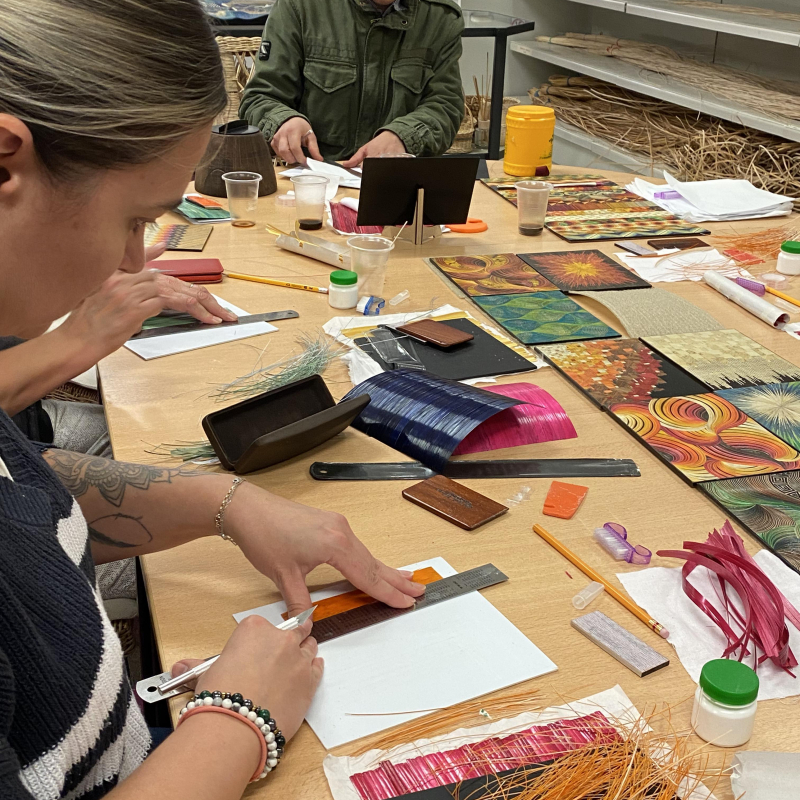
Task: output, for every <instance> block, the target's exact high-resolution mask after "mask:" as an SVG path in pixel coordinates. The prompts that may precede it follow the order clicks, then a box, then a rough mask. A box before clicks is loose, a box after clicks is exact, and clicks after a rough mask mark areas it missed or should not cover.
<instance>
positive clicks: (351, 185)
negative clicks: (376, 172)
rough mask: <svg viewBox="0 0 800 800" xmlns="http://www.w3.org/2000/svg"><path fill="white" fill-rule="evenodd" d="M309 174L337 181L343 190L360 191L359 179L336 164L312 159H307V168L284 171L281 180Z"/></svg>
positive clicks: (293, 168)
mask: <svg viewBox="0 0 800 800" xmlns="http://www.w3.org/2000/svg"><path fill="white" fill-rule="evenodd" d="M309 172H316V173H317V175H324V176H325V177H326V178H332V179H335V180H336V181H338V185H339V186H343V187H344V188H345V189H360V188H361V178H357V177H356V176H355V175H353V174H351V173H349V172H348V171H347V170H346V169H342V167H339V166H337V165H336V164H328V163H327V162H326V161H315V160H314V159H313V158H309V159H308V166H307V167H292V169H285V170H284V171H283V172H281V177H283V178H295V177H297V176H298V175H306V174H308V173H309Z"/></svg>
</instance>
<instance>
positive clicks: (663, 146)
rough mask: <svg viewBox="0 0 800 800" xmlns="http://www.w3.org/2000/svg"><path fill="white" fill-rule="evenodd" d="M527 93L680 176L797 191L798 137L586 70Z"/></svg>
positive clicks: (566, 119)
mask: <svg viewBox="0 0 800 800" xmlns="http://www.w3.org/2000/svg"><path fill="white" fill-rule="evenodd" d="M529 94H530V96H531V99H532V101H533V102H534V103H536V104H540V105H546V106H549V107H551V108H552V109H553V110H554V111H555V113H556V117H557V119H559V120H561V121H562V122H566V123H568V124H570V125H574V126H575V127H577V128H580V129H582V130H584V131H586V133H588V134H591V135H592V136H597V137H599V138H601V139H604V140H606V141H608V142H609V143H611V144H615V145H618V146H620V147H622V148H623V149H625V150H628V151H629V152H632V153H637V154H640V155H643V156H645V157H646V158H647V159H648V160H649V161H650V163H651V164H652V165H653V166H664V167H667V168H668V169H669V170H670V171H671V172H672V173H673V174H674V175H675V176H676V177H677V178H679V179H681V180H709V179H712V178H743V179H746V180H749V181H752V183H753V184H754V185H756V186H759V187H761V188H763V189H767V190H768V191H771V192H776V193H778V194H784V195H788V196H789V197H797V198H800V143H797V142H789V141H786V140H785V139H781V138H779V137H777V136H772V135H770V134H767V133H761V132H759V131H755V130H752V129H751V128H746V127H743V126H741V125H736V124H734V123H732V122H725V121H722V120H719V119H717V118H716V117H710V116H707V115H705V114H698V113H696V112H694V111H691V110H689V109H686V108H683V107H681V106H676V105H673V104H672V103H667V102H665V101H662V100H656V99H654V98H652V97H647V96H645V95H641V94H637V93H636V92H631V91H628V90H627V89H621V88H620V87H618V86H615V85H613V84H610V83H606V82H605V81H600V80H597V79H595V78H589V77H585V76H579V77H572V78H567V77H566V76H564V75H554V76H552V77H551V78H550V79H549V82H548V83H545V84H543V85H542V86H540V87H539V88H538V89H531V91H530V93H529ZM799 202H800V201H799Z"/></svg>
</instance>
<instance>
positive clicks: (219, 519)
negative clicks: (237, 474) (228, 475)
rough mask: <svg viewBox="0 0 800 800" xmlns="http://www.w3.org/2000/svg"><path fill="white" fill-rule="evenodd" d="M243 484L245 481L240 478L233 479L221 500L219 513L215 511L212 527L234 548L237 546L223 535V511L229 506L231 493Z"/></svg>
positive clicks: (228, 537) (231, 497) (226, 535)
mask: <svg viewBox="0 0 800 800" xmlns="http://www.w3.org/2000/svg"><path fill="white" fill-rule="evenodd" d="M244 482H245V481H244V480H243V479H242V478H234V479H233V483H232V484H231V488H230V489H228V493H227V494H226V495H225V497H223V498H222V503H221V504H220V507H219V511H217V515H216V516H215V517H214V525H215V526H216V528H217V533H218V534H219V535H220V536H221V537H222V538H223V539H224V540H225V541H226V542H230V543H231V544H232V545H235V546H236V547H238V546H239V545H238V544H237V543H236V542H235V541H234V540H233V539H232V538H231V537H230V536H228V534H227V533H225V511H226V509H227V508H228V506H229V505H230V502H231V500H232V499H233V493H234V492H235V491H236V489H237V488H238V487H239V486H241V484H243V483H244Z"/></svg>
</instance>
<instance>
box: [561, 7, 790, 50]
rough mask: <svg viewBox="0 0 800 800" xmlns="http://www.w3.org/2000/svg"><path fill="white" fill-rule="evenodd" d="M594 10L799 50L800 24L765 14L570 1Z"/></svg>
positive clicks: (721, 9)
mask: <svg viewBox="0 0 800 800" xmlns="http://www.w3.org/2000/svg"><path fill="white" fill-rule="evenodd" d="M570 2H573V3H580V4H581V5H585V6H594V7H595V8H605V9H609V10H611V11H620V12H622V13H624V14H631V15H633V16H635V17H646V18H647V19H657V20H660V21H662V22H673V23H675V24H676V25H686V26H687V27H690V28H701V29H703V30H707V31H718V32H719V33H731V34H734V35H735V36H744V37H747V38H748V39H761V40H763V41H766V42H777V43H778V44H788V45H793V46H794V47H800V22H792V21H790V20H785V19H775V17H771V16H769V15H768V14H742V13H737V12H736V11H730V10H728V9H727V8H726V7H725V6H724V5H721V6H720V7H719V8H718V9H716V8H692V7H691V6H685V5H683V4H681V3H675V2H672V0H570Z"/></svg>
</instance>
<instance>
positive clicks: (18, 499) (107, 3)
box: [0, 0, 423, 800]
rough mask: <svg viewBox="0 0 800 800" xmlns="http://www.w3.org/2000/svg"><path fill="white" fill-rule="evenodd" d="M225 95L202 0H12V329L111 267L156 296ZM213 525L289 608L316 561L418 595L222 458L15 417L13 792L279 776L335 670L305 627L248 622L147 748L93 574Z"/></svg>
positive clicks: (0, 228) (10, 795)
mask: <svg viewBox="0 0 800 800" xmlns="http://www.w3.org/2000/svg"><path fill="white" fill-rule="evenodd" d="M225 102H226V97H225V91H224V87H223V80H222V70H221V66H220V62H219V56H218V53H217V49H216V45H215V43H214V40H213V37H212V35H211V32H210V30H209V28H208V26H207V24H206V22H205V19H204V17H203V14H202V12H201V9H200V7H199V5H198V2H197V0H147V2H143V0H36V2H34V3H31V2H30V1H29V0H3V10H2V13H0V241H2V254H0V335H14V336H20V337H24V338H33V337H35V336H37V335H39V334H41V333H42V332H43V331H44V330H46V328H47V327H48V325H49V324H50V322H51V321H52V320H54V319H56V318H58V317H60V316H62V315H63V314H65V313H66V312H68V311H69V310H70V309H72V308H75V307H76V306H77V305H79V304H80V303H81V301H82V300H83V299H84V298H85V297H86V296H87V295H89V294H91V293H92V292H93V291H94V290H95V289H96V288H97V287H98V286H99V285H100V284H102V283H103V281H104V280H105V279H106V278H108V276H110V275H111V274H112V273H114V272H115V271H116V270H122V271H123V272H126V273H130V274H131V275H133V276H134V278H133V279H132V282H133V284H134V285H133V286H132V288H131V292H132V294H133V297H134V300H135V302H136V303H138V305H139V311H140V312H141V314H142V315H143V316H145V317H146V316H149V315H151V314H155V313H157V312H158V311H159V310H160V309H161V300H160V299H159V297H158V290H157V287H156V285H155V282H154V279H153V274H152V273H146V272H143V271H142V267H143V265H144V245H143V228H144V225H145V223H146V222H147V221H149V220H153V219H155V218H156V217H158V216H159V215H160V214H161V213H162V212H163V211H164V210H166V209H169V208H172V207H174V205H175V203H176V201H177V200H178V199H179V198H180V196H181V194H182V192H183V190H184V188H185V186H186V184H187V183H188V181H189V179H190V177H191V174H192V170H193V168H194V166H195V164H196V163H197V162H198V160H199V159H200V158H201V156H202V154H203V153H204V152H205V149H206V146H207V143H208V139H209V131H210V126H211V123H212V120H213V118H214V117H215V116H216V115H217V114H218V113H219V112H220V111H221V110H222V108H223V107H224V105H225ZM215 535H222V536H223V538H225V539H229V540H233V542H235V543H236V544H237V545H238V546H239V547H240V548H241V550H242V553H243V554H244V555H245V556H246V557H247V558H248V559H249V560H250V562H251V563H252V564H253V566H255V567H256V568H257V569H259V570H260V571H261V572H263V573H264V574H265V575H267V576H268V577H270V578H271V579H272V580H273V581H274V582H275V583H276V585H277V586H278V588H279V589H280V591H281V592H282V594H283V596H284V598H285V600H286V602H287V605H288V608H289V611H290V613H293V614H295V613H298V612H300V611H302V610H304V609H305V608H307V607H308V606H309V604H310V601H309V595H308V590H307V588H306V585H305V575H306V574H307V573H308V572H310V571H311V570H312V569H314V567H316V566H317V565H319V564H322V563H327V564H331V565H332V566H334V567H336V568H338V569H339V570H341V571H342V573H343V574H344V575H345V576H346V577H347V578H349V579H350V580H351V581H352V582H353V583H354V584H355V585H356V586H358V587H359V588H361V589H363V590H365V591H367V592H369V593H371V594H372V595H373V596H375V597H376V598H378V599H380V600H383V601H385V602H387V603H390V604H392V605H395V606H408V605H411V604H412V603H413V597H414V596H416V595H419V594H420V593H421V592H422V591H423V588H422V587H421V586H418V585H416V584H414V583H412V582H411V581H410V579H409V578H410V576H409V574H408V573H402V572H398V571H396V570H393V569H390V568H389V567H387V566H385V565H383V564H381V563H380V562H379V561H376V560H375V559H374V558H373V557H372V555H370V553H369V552H368V551H367V549H366V548H365V547H364V545H363V544H361V542H359V540H358V539H357V538H356V537H355V535H354V534H353V532H352V531H351V530H350V527H349V526H348V524H347V521H346V520H345V519H344V518H343V517H341V516H340V515H338V514H334V513H330V512H325V511H318V510H316V509H312V508H309V507H306V506H302V505H299V504H296V503H293V502H291V501H289V500H286V499H283V498H281V497H278V496H276V495H273V494H270V493H268V492H265V491H262V490H260V489H258V488H256V487H255V486H253V485H251V484H249V483H242V482H240V481H239V479H234V480H233V481H232V480H231V478H230V477H228V476H225V475H219V474H208V473H202V474H198V473H196V472H192V471H189V470H186V469H162V468H157V467H150V466H144V465H137V464H123V463H118V462H115V461H109V460H106V459H102V458H94V457H91V456H85V455H78V454H75V453H69V452H65V451H60V450H53V449H50V450H45V452H44V453H42V452H40V450H38V449H36V448H35V447H33V446H32V445H31V444H30V443H29V442H28V441H27V440H26V439H25V438H24V437H23V436H22V435H21V434H20V432H19V430H18V429H17V428H16V427H15V426H14V425H13V424H12V423H11V421H10V420H9V418H8V417H7V416H6V415H5V414H4V413H2V412H0V545H2V550H1V551H0V797H2V798H3V800H31V798H36V799H37V800H56V798H99V797H104V796H106V795H108V796H109V797H111V798H113V800H127V799H128V798H143V797H147V798H149V799H151V800H160V799H161V798H164V799H165V800H166V798H169V799H170V800H183V799H184V798H186V800H189V798H191V800H235V798H238V797H240V795H241V794H242V792H243V791H244V789H245V787H246V785H247V783H248V781H250V780H251V779H253V780H258V779H260V778H264V779H266V780H269V778H268V773H269V772H271V771H272V769H274V768H276V767H277V766H278V764H279V763H280V759H281V757H282V756H283V746H284V744H285V742H286V740H288V739H290V738H291V736H292V735H293V734H294V733H295V731H296V730H297V729H298V727H299V726H300V724H301V722H302V720H303V716H304V714H305V711H306V709H307V707H308V705H309V703H310V701H311V698H312V696H313V694H314V691H315V689H316V686H317V684H318V682H319V680H320V677H321V674H322V662H321V660H320V659H319V658H318V657H317V648H316V643H315V642H314V640H313V638H312V637H311V636H309V635H308V634H309V627H308V626H305V627H302V628H299V629H297V630H295V631H291V632H283V631H278V630H277V629H276V628H274V627H272V626H271V625H270V624H269V623H267V622H266V621H265V620H263V619H261V618H259V617H250V618H248V619H247V620H245V621H244V622H243V623H242V624H241V625H239V626H238V628H237V629H236V630H235V632H234V633H233V635H232V636H231V638H230V639H229V640H228V643H227V644H226V646H225V648H224V650H223V653H222V656H221V657H220V658H219V660H218V661H217V662H216V663H215V664H214V665H213V666H212V667H211V669H209V670H208V672H206V673H205V675H203V676H202V678H201V680H200V682H199V684H198V686H197V688H196V690H195V691H196V692H197V693H198V694H197V699H196V701H195V700H193V701H192V702H191V703H190V705H191V706H192V709H191V711H190V712H188V713H186V714H185V715H184V716H183V717H182V720H183V721H182V722H181V724H180V725H179V727H178V728H177V730H176V731H175V732H174V733H173V734H172V735H170V736H169V737H168V738H167V739H166V741H165V742H164V743H163V744H161V745H160V746H159V747H158V749H157V750H155V751H154V752H153V753H152V754H151V755H149V757H147V758H146V760H145V757H146V756H147V755H148V751H149V749H150V737H149V732H148V730H147V727H146V725H145V724H144V721H143V719H142V717H141V714H140V712H139V710H138V707H137V704H136V701H135V699H134V697H133V696H132V693H131V687H130V685H129V683H128V680H127V677H126V674H125V668H124V663H123V658H122V653H121V650H120V645H119V642H118V640H117V639H116V637H115V634H114V631H113V629H112V628H111V626H110V624H109V622H108V619H107V617H106V615H105V612H104V611H103V606H102V602H101V600H100V598H99V596H98V593H97V589H96V584H95V579H94V565H95V564H99V563H106V562H109V561H114V560H117V559H120V558H127V557H130V556H135V555H140V554H143V553H151V552H154V551H158V550H163V549H167V548H170V547H175V546H178V545H180V544H183V543H185V542H188V541H191V540H193V539H196V538H199V537H201V536H215ZM231 546H232V545H231ZM187 655H189V654H187ZM204 712H209V713H204ZM210 712H219V713H210Z"/></svg>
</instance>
